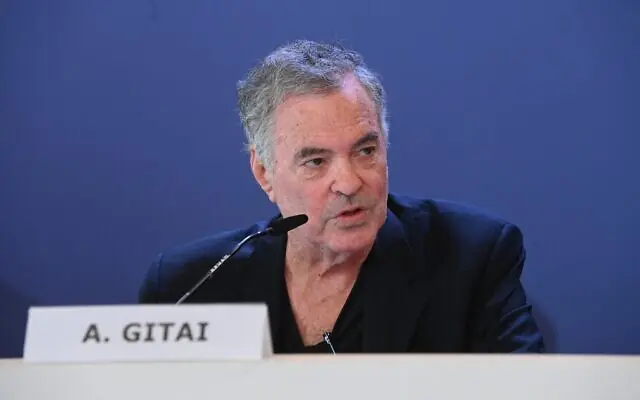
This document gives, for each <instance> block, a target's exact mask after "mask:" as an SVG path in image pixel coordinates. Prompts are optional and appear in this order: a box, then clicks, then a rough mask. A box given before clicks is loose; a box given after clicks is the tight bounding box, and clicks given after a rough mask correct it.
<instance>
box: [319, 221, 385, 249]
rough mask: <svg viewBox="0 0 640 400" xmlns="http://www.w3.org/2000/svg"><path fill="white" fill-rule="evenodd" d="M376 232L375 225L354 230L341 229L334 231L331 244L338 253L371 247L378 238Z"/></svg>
mask: <svg viewBox="0 0 640 400" xmlns="http://www.w3.org/2000/svg"><path fill="white" fill-rule="evenodd" d="M376 233H377V231H375V230H374V229H373V227H363V228H362V229H354V230H352V231H349V230H347V231H339V232H335V233H332V238H331V239H330V240H329V246H330V247H331V249H332V250H333V251H335V252H337V253H351V252H357V251H361V250H363V249H366V248H369V247H371V246H372V245H373V242H374V241H375V240H376Z"/></svg>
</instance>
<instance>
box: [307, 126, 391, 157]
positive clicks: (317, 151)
mask: <svg viewBox="0 0 640 400" xmlns="http://www.w3.org/2000/svg"><path fill="white" fill-rule="evenodd" d="M379 137H380V135H379V134H378V133H377V132H368V133H367V134H365V135H364V136H362V137H361V138H360V139H358V141H356V142H355V143H354V144H353V146H351V148H352V149H356V148H358V147H361V146H363V145H365V144H367V143H374V142H376V143H377V142H378V140H379ZM330 153H331V151H330V150H328V149H323V148H320V147H303V148H302V149H300V150H299V151H298V152H297V153H296V156H295V158H296V160H302V159H305V158H309V157H313V156H321V155H326V154H330Z"/></svg>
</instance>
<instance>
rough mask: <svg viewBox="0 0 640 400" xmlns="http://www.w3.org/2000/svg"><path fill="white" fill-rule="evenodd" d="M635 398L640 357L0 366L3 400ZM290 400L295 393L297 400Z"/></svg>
mask: <svg viewBox="0 0 640 400" xmlns="http://www.w3.org/2000/svg"><path fill="white" fill-rule="evenodd" d="M282 396H286V397H284V398H287V399H289V398H290V399H294V398H298V397H300V398H304V400H315V399H322V400H327V399H329V398H330V399H335V398H344V399H347V398H348V399H359V398H361V397H365V398H366V399H367V400H375V399H384V400H389V399H392V400H396V399H427V398H434V399H436V398H437V399H469V398H473V399H475V398H478V399H491V400H498V399H510V400H513V399H517V400H524V399H571V400H573V399H616V400H619V399H625V400H626V399H633V400H639V399H640V356H604V355H603V356H598V355H591V356H588V355H424V354H422V355H338V356H334V355H300V356H273V357H271V358H268V359H265V360H261V361H212V362H154V363H94V364H29V363H26V362H23V360H21V359H4V360H0V399H3V400H4V399H12V400H23V399H53V400H56V399H65V400H76V399H77V400H80V399H82V400H86V399H92V400H100V399H118V400H121V399H134V398H135V399H154V400H162V399H172V400H173V399H185V398H186V397H189V398H195V399H197V398H200V397H203V398H207V399H209V398H218V399H221V398H224V399H225V400H227V399H262V398H265V399H271V398H273V399H276V398H277V399H282V398H283V397H282ZM294 396H295V397H294Z"/></svg>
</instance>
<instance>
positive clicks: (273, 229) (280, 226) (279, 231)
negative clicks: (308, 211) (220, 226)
mask: <svg viewBox="0 0 640 400" xmlns="http://www.w3.org/2000/svg"><path fill="white" fill-rule="evenodd" d="M308 220H309V217H307V216H306V215H305V214H298V215H292V216H291V217H287V218H280V219H277V220H275V221H273V222H271V223H270V224H269V226H268V227H267V228H266V229H263V230H261V231H258V232H255V233H252V234H251V235H249V236H247V237H245V238H244V239H242V241H241V242H240V243H238V244H237V245H236V247H235V248H234V249H233V250H232V251H231V253H229V254H226V255H225V256H224V257H222V258H221V259H220V261H218V262H217V263H216V264H215V265H214V266H213V267H211V269H209V271H207V273H206V274H205V275H204V276H203V277H202V278H201V279H200V280H199V281H198V283H196V284H195V285H194V286H193V287H192V288H191V290H189V291H188V292H187V293H185V294H184V295H183V296H182V297H181V298H180V300H178V302H177V303H176V304H181V303H182V302H184V301H185V300H186V299H187V298H189V296H191V295H192V294H193V292H195V291H196V290H198V288H199V287H200V286H202V284H203V283H205V282H206V281H207V280H209V278H211V276H212V275H213V273H214V272H216V270H217V269H218V268H220V266H221V265H222V264H224V263H225V262H226V261H227V260H228V259H229V258H231V257H233V255H234V254H236V253H237V252H238V250H240V248H241V247H242V246H244V245H245V244H246V243H247V242H249V241H251V240H253V239H256V238H258V237H261V236H265V235H273V236H280V235H284V234H285V233H287V232H289V231H291V230H293V229H296V228H297V227H299V226H300V225H304V224H306V223H307V221H308Z"/></svg>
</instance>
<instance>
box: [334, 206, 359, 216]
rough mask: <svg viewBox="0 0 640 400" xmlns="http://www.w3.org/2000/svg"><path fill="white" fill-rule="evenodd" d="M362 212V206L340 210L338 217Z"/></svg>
mask: <svg viewBox="0 0 640 400" xmlns="http://www.w3.org/2000/svg"><path fill="white" fill-rule="evenodd" d="M362 212H364V208H362V207H355V208H350V209H348V210H345V211H343V212H341V213H340V214H338V217H353V216H355V215H358V214H360V213H362Z"/></svg>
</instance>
